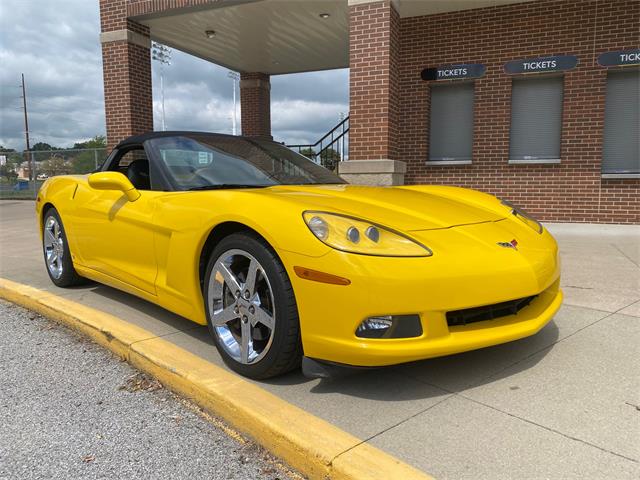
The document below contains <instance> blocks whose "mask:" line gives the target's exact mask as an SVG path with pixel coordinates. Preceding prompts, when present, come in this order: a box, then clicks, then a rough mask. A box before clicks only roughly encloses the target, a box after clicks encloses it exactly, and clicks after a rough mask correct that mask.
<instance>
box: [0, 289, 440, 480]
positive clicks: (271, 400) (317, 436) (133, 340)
mask: <svg viewBox="0 0 640 480" xmlns="http://www.w3.org/2000/svg"><path fill="white" fill-rule="evenodd" d="M0 298H4V299H5V300H8V301H10V302H12V303H16V304H18V305H21V306H23V307H25V308H28V309H30V310H34V311H36V312H38V313H41V314H42V315H44V316H46V317H50V318H52V319H54V320H56V321H58V322H60V323H62V324H64V325H67V326H69V327H71V328H74V329H76V330H78V331H80V332H82V333H84V334H85V335H88V336H89V337H90V338H92V339H93V340H94V341H95V342H97V343H99V344H100V345H103V346H105V347H107V348H109V349H110V350H112V351H113V352H114V353H116V354H117V355H119V356H120V357H122V358H124V359H126V360H127V361H128V362H130V363H131V364H132V365H134V366H135V367H136V368H138V369H140V370H142V371H144V372H146V373H148V374H150V375H152V376H154V377H155V378H157V379H158V380H159V381H160V382H162V383H163V384H164V385H166V386H168V387H169V388H171V389H172V390H174V391H176V392H178V393H180V394H181V395H183V396H185V397H187V398H189V399H191V400H193V401H194V402H196V403H197V404H198V405H200V406H201V407H202V408H204V409H206V410H208V411H210V412H211V413H213V414H215V415H217V416H219V417H221V418H223V419H224V420H226V421H227V422H229V423H230V424H231V425H233V427H234V428H236V429H238V430H239V431H241V432H243V433H245V434H247V435H248V436H250V437H252V438H253V439H255V440H256V441H257V442H258V443H260V444H261V445H262V446H263V447H264V448H266V449H267V450H269V451H270V452H272V453H273V454H274V455H276V456H278V457H280V458H282V459H283V460H284V461H285V462H287V463H288V464H289V465H291V466H292V467H294V468H296V469H297V470H298V471H300V472H301V473H303V474H304V475H306V476H308V477H309V478H312V479H318V480H326V479H332V480H365V479H367V480H368V479H371V480H394V479H402V480H426V479H430V478H431V477H429V476H428V475H426V474H424V473H422V472H420V471H418V470H416V469H414V468H413V467H410V466H409V465H407V464H405V463H402V462H400V461H399V460H398V459H396V458H394V457H392V456H390V455H388V454H386V453H384V452H383V451H381V450H378V449H377V448H375V447H372V446H371V445H369V444H367V443H362V442H361V440H359V439H358V438H356V437H354V436H353V435H350V434H348V433H346V432H344V431H343V430H340V429H339V428H337V427H335V426H333V425H331V424H330V423H327V422H325V421H324V420H322V419H320V418H318V417H315V416H314V415H311V414H310V413H307V412H305V411H304V410H302V409H300V408H298V407H295V406H294V405H291V404H290V403H287V402H285V401H284V400H282V399H281V398H279V397H277V396H275V395H273V394H271V393H269V392H267V391H265V390H263V389H262V388H260V387H258V386H256V385H254V384H253V383H250V382H248V381H247V380H244V379H243V378H241V377H239V376H237V375H235V374H233V373H230V372H228V371H226V370H224V369H222V368H220V367H218V366H216V365H213V364H212V363H210V362H207V361H205V360H203V359H202V358H200V357H198V356H196V355H193V354H192V353H190V352H188V351H186V350H184V349H182V348H180V347H177V346H176V345H174V344H172V343H170V342H168V341H166V340H164V339H162V338H159V337H157V336H155V335H153V334H152V333H151V332H148V331H146V330H144V329H142V328H139V327H136V326H135V325H132V324H130V323H128V322H126V321H124V320H122V319H120V318H118V317H115V316H113V315H109V314H107V313H104V312H101V311H99V310H95V309H93V308H89V307H85V306H83V305H80V304H78V303H76V302H73V301H71V300H68V299H66V298H62V297H59V296H57V295H55V294H53V293H49V292H45V291H42V290H38V289H36V288H32V287H29V286H27V285H22V284H20V283H15V282H12V281H10V280H6V279H3V278H0Z"/></svg>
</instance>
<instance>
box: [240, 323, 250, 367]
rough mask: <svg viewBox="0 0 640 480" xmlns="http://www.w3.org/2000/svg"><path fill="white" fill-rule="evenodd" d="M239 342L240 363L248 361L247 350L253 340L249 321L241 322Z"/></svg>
mask: <svg viewBox="0 0 640 480" xmlns="http://www.w3.org/2000/svg"><path fill="white" fill-rule="evenodd" d="M240 335H241V337H242V338H241V343H240V361H241V362H242V363H249V350H250V349H251V348H252V346H253V340H252V339H251V325H249V322H241V329H240Z"/></svg>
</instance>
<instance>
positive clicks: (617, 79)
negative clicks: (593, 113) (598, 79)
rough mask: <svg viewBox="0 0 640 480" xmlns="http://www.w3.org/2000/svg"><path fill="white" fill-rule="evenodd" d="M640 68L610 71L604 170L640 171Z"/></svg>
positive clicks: (606, 110)
mask: <svg viewBox="0 0 640 480" xmlns="http://www.w3.org/2000/svg"><path fill="white" fill-rule="evenodd" d="M639 118H640V70H630V71H618V72H614V71H612V72H609V73H608V74H607V97H606V105H605V113H604V144H603V149H602V173H640V120H639Z"/></svg>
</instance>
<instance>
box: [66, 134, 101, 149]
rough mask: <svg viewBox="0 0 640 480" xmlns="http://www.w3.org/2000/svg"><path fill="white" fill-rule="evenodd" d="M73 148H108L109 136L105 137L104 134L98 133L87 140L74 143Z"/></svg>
mask: <svg viewBox="0 0 640 480" xmlns="http://www.w3.org/2000/svg"><path fill="white" fill-rule="evenodd" d="M73 148H74V149H76V150H80V149H84V148H107V137H105V136H104V135H96V136H95V137H93V138H92V139H90V140H87V141H86V142H76V143H74V144H73Z"/></svg>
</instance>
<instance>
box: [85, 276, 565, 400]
mask: <svg viewBox="0 0 640 480" xmlns="http://www.w3.org/2000/svg"><path fill="white" fill-rule="evenodd" d="M84 288H87V286H85V287H84ZM88 289H89V290H91V291H92V292H93V293H95V294H98V295H100V296H103V297H105V298H108V299H110V300H112V301H116V302H120V303H122V304H124V305H126V306H127V307H129V308H131V309H134V310H136V311H138V312H141V313H143V314H145V315H147V316H149V317H152V318H153V319H155V320H157V321H158V322H161V323H163V324H164V325H166V326H169V327H171V328H174V329H176V330H178V331H180V334H181V335H182V336H183V337H186V341H181V342H180V346H181V347H182V348H186V349H188V350H190V351H191V352H192V353H194V354H196V355H198V356H200V357H202V358H203V359H205V360H207V361H210V362H212V363H215V364H216V365H218V366H222V365H223V363H222V361H221V359H220V357H219V354H218V352H217V350H216V348H215V346H214V344H213V340H212V339H211V337H210V336H209V333H208V332H207V329H206V328H205V327H202V326H198V325H196V324H194V323H192V322H190V321H189V320H187V319H185V318H183V317H180V316H178V315H175V314H173V313H171V312H169V311H168V310H165V309H163V308H161V307H159V306H157V305H154V304H152V303H150V302H147V301H146V300H143V299H141V298H138V297H135V296H133V295H130V294H128V293H124V292H121V291H119V290H115V289H113V288H111V287H107V286H104V285H100V284H97V283H96V284H93V285H91V286H89V288H88ZM164 338H165V340H168V341H171V340H172V339H171V335H169V336H165V337H164ZM558 338H559V329H558V325H557V324H556V322H555V321H553V320H552V321H551V322H549V324H547V325H546V327H545V328H543V329H542V330H541V331H540V332H538V333H537V334H536V335H533V336H531V337H527V338H524V339H521V340H517V341H514V342H509V343H505V344H502V345H497V346H494V347H487V348H483V349H480V350H473V351H470V352H465V353H460V354H456V355H449V356H446V357H439V358H434V359H429V360H422V361H419V362H413V363H408V364H402V365H396V366H390V367H382V368H366V369H345V370H344V371H343V372H342V374H341V375H340V376H337V377H334V378H330V379H321V380H319V379H308V378H306V377H305V376H303V375H302V372H301V371H300V370H299V369H298V370H295V371H292V372H290V373H288V374H286V375H283V376H280V377H276V378H272V379H268V380H262V381H258V382H256V383H257V384H258V385H262V386H264V387H265V388H267V389H268V390H270V391H271V392H275V393H277V390H278V387H293V388H295V389H296V390H304V391H308V392H310V393H313V394H316V395H325V394H336V393H339V394H341V395H347V396H351V397H355V398H363V399H371V400H376V401H408V400H416V399H426V398H431V397H437V396H442V395H445V394H448V393H449V394H450V393H457V392H460V391H463V390H466V389H469V388H473V387H479V386H481V385H485V384H488V383H492V382H496V381H499V380H501V379H503V378H507V377H510V376H512V375H515V374H517V373H519V372H522V371H524V370H527V369H530V368H533V367H535V365H536V364H537V363H538V362H540V361H541V360H542V359H543V358H544V357H545V355H547V354H548V353H549V352H550V351H551V350H552V349H553V346H554V344H555V343H556V342H557V341H558ZM187 345H188V347H187ZM224 368H227V367H224ZM514 388H517V386H515V385H514Z"/></svg>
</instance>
